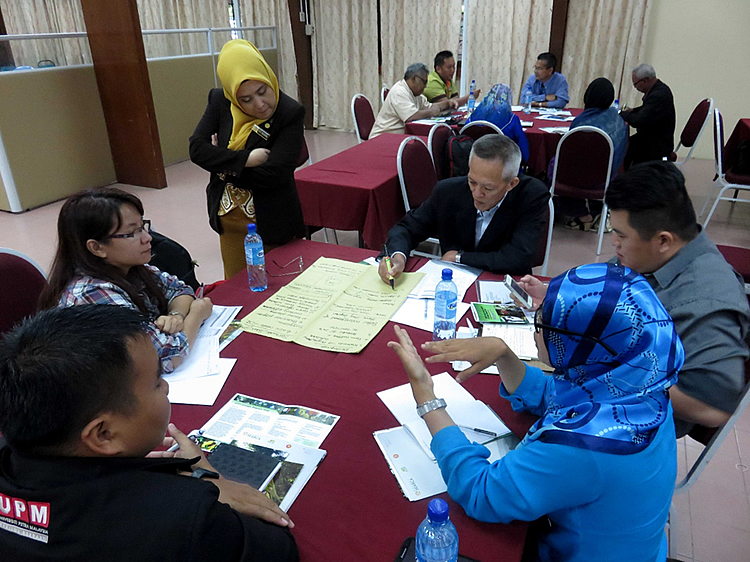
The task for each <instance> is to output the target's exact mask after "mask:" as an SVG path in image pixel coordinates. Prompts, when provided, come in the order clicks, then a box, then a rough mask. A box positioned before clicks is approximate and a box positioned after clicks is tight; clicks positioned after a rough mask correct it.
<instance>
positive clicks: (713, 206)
mask: <svg viewBox="0 0 750 562" xmlns="http://www.w3.org/2000/svg"><path fill="white" fill-rule="evenodd" d="M726 190H727V187H722V188H721V191H719V194H718V195H717V196H716V201H714V204H713V205H712V206H711V212H710V213H708V216H707V217H706V222H704V223H703V228H704V229H706V228H708V223H709V222H710V221H711V217H712V216H714V211H715V210H716V206H717V205H718V204H719V201H721V198H722V197H723V195H724V192H725V191H726Z"/></svg>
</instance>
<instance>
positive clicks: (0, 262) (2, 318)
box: [0, 248, 47, 337]
mask: <svg viewBox="0 0 750 562" xmlns="http://www.w3.org/2000/svg"><path fill="white" fill-rule="evenodd" d="M46 284H47V278H46V275H45V274H44V270H43V269H42V268H41V267H39V265H37V264H36V263H35V262H34V261H33V260H32V259H31V258H29V257H28V256H25V255H23V254H22V253H20V252H16V251H15V250H11V249H9V248H0V286H1V287H2V288H3V290H2V294H1V296H0V337H2V336H3V335H4V334H5V333H7V332H9V331H10V330H11V328H13V326H15V325H16V324H18V323H19V322H20V321H21V320H23V319H24V318H26V317H27V316H32V315H34V313H35V312H36V309H37V302H38V301H39V295H41V293H42V290H43V289H44V286H45V285H46Z"/></svg>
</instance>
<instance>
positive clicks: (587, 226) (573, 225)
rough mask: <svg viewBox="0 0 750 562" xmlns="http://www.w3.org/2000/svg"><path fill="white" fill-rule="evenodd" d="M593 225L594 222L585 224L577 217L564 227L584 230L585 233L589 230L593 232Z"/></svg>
mask: <svg viewBox="0 0 750 562" xmlns="http://www.w3.org/2000/svg"><path fill="white" fill-rule="evenodd" d="M593 224H594V221H593V220H591V221H588V222H584V221H582V220H581V219H580V218H579V217H575V218H572V219H570V220H569V221H568V222H566V223H565V224H564V225H563V226H564V227H565V228H569V229H571V230H583V231H584V232H588V231H589V230H591V225H593Z"/></svg>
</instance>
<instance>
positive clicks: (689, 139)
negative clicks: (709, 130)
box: [667, 98, 714, 167]
mask: <svg viewBox="0 0 750 562" xmlns="http://www.w3.org/2000/svg"><path fill="white" fill-rule="evenodd" d="M713 112H714V100H713V98H706V99H704V100H703V101H701V102H700V103H699V104H698V105H696V106H695V109H694V110H693V112H692V113H691V114H690V118H689V119H688V120H687V123H685V126H684V127H683V129H682V133H680V142H679V143H678V144H677V148H675V149H674V152H672V154H670V155H669V157H668V158H667V160H669V161H670V162H674V163H675V164H676V165H678V166H680V167H682V166H683V165H684V164H685V162H687V161H688V160H690V158H691V157H692V156H693V151H694V150H695V146H696V145H697V144H698V140H699V139H700V138H701V135H703V130H704V129H705V128H706V125H707V124H708V123H709V122H710V121H711V116H712V115H713ZM681 147H685V148H689V149H690V150H689V151H688V153H687V156H685V159H684V160H678V158H677V153H678V152H679V150H680V148H681Z"/></svg>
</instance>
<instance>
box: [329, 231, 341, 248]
mask: <svg viewBox="0 0 750 562" xmlns="http://www.w3.org/2000/svg"><path fill="white" fill-rule="evenodd" d="M331 230H332V231H333V239H334V240H335V241H336V245H337V246H338V245H339V235H338V233H337V232H336V229H335V228H332V229H331Z"/></svg>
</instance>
